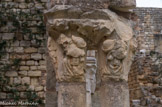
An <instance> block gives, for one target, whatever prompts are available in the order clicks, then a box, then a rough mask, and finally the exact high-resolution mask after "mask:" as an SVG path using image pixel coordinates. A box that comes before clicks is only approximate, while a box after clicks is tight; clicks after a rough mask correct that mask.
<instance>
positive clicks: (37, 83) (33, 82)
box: [31, 78, 39, 86]
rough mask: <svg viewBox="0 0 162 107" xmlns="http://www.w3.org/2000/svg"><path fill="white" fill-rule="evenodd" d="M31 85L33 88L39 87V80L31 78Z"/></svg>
mask: <svg viewBox="0 0 162 107" xmlns="http://www.w3.org/2000/svg"><path fill="white" fill-rule="evenodd" d="M31 85H32V86H38V85H39V81H38V78H31Z"/></svg>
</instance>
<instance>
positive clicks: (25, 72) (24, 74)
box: [18, 71, 27, 76]
mask: <svg viewBox="0 0 162 107" xmlns="http://www.w3.org/2000/svg"><path fill="white" fill-rule="evenodd" d="M18 74H19V75H21V76H27V71H19V72H18Z"/></svg>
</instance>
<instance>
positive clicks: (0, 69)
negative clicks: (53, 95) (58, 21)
mask: <svg viewBox="0 0 162 107" xmlns="http://www.w3.org/2000/svg"><path fill="white" fill-rule="evenodd" d="M45 5H46V0H1V3H0V101H13V102H17V101H28V102H29V101H34V102H38V103H40V104H42V103H44V99H45V90H46V88H45V83H46V61H45V46H46V36H45V26H44V24H43V10H44V9H45ZM25 99H26V100H25ZM2 105H3V104H2ZM20 105H21V104H20Z"/></svg>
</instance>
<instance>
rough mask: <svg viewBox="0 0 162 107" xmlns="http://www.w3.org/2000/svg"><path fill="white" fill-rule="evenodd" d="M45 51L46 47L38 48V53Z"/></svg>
mask: <svg viewBox="0 0 162 107" xmlns="http://www.w3.org/2000/svg"><path fill="white" fill-rule="evenodd" d="M45 51H46V50H45V48H39V49H38V53H41V54H43V53H45Z"/></svg>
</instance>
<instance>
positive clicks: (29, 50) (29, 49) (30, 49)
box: [24, 47, 38, 53]
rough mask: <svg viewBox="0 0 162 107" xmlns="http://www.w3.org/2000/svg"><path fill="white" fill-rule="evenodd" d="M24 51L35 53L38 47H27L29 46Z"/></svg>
mask: <svg viewBox="0 0 162 107" xmlns="http://www.w3.org/2000/svg"><path fill="white" fill-rule="evenodd" d="M24 51H25V53H35V52H37V51H38V49H37V48H34V47H29V48H26V49H25V50H24Z"/></svg>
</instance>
